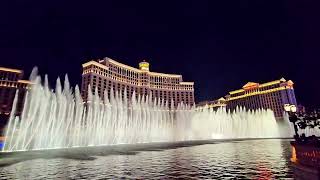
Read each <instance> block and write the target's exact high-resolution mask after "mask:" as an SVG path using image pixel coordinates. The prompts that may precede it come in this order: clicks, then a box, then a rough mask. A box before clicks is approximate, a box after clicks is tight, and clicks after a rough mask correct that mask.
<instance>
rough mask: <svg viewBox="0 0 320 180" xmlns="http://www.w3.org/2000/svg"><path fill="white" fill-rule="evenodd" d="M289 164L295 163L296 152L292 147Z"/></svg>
mask: <svg viewBox="0 0 320 180" xmlns="http://www.w3.org/2000/svg"><path fill="white" fill-rule="evenodd" d="M290 160H291V162H294V163H295V162H297V161H298V159H297V152H296V148H295V147H294V146H292V157H291V159H290Z"/></svg>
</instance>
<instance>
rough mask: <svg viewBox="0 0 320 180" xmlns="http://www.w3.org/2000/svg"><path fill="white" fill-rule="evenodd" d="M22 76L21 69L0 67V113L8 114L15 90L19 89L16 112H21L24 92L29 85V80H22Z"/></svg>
mask: <svg viewBox="0 0 320 180" xmlns="http://www.w3.org/2000/svg"><path fill="white" fill-rule="evenodd" d="M22 76H23V72H22V71H21V70H18V69H11V68H5V67H0V114H4V115H9V114H10V112H11V109H12V104H13V100H14V97H15V93H16V90H19V94H18V96H19V100H18V102H17V114H20V113H21V111H22V108H23V102H24V96H25V92H26V90H27V89H28V88H29V85H30V81H27V80H22Z"/></svg>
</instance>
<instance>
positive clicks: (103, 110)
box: [2, 69, 280, 152]
mask: <svg viewBox="0 0 320 180" xmlns="http://www.w3.org/2000/svg"><path fill="white" fill-rule="evenodd" d="M36 72H37V69H35V70H34V71H33V72H32V75H31V77H30V80H31V81H32V83H33V85H32V88H31V90H29V91H28V92H27V93H26V97H25V103H24V109H23V112H22V114H21V117H18V116H14V114H15V106H16V102H17V97H18V96H17V94H16V97H15V100H14V106H13V110H12V113H11V116H10V119H9V123H8V125H7V130H6V139H5V146H4V148H3V150H2V151H5V152H11V151H28V150H39V149H55V148H70V147H85V146H103V145H114V144H137V143H150V142H175V141H189V140H205V139H233V138H278V137H280V135H279V130H278V126H277V124H276V120H275V118H274V115H273V112H272V111H271V110H262V109H261V110H257V111H247V110H245V109H244V108H237V110H236V111H235V112H230V111H227V110H226V109H224V108H221V109H219V110H217V111H214V110H213V109H211V108H205V110H197V109H196V108H195V107H194V106H192V107H191V106H189V105H186V104H184V103H180V104H179V105H178V107H177V108H174V107H169V105H168V102H165V101H164V100H163V99H156V98H153V97H151V96H140V95H138V96H137V98H136V95H135V92H134V93H133V94H132V97H131V99H130V101H128V99H127V98H122V97H121V95H120V93H119V92H113V90H112V89H111V92H110V95H108V93H107V92H106V91H105V92H104V93H103V96H102V98H100V97H99V95H98V90H97V89H95V91H94V93H93V92H92V91H91V88H90V87H89V88H88V89H89V92H88V101H87V103H83V100H82V98H81V94H80V90H79V87H78V86H76V87H75V89H74V91H73V90H72V89H71V87H70V84H69V80H68V77H67V76H66V77H65V80H64V86H63V87H62V85H61V81H60V79H59V78H58V79H57V83H56V89H55V91H53V90H52V89H50V88H49V85H48V78H47V76H45V80H44V84H43V85H42V83H41V78H40V76H37V75H36ZM126 93H127V92H126V89H125V90H124V94H126ZM172 102H173V100H172ZM171 104H173V103H171Z"/></svg>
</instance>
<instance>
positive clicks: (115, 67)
mask: <svg viewBox="0 0 320 180" xmlns="http://www.w3.org/2000/svg"><path fill="white" fill-rule="evenodd" d="M82 67H83V74H82V86H81V92H82V96H83V98H84V100H85V101H86V100H87V98H88V87H89V85H90V87H91V89H92V92H94V91H95V89H96V88H97V90H98V93H99V95H100V97H103V93H104V91H105V90H106V91H107V92H108V96H109V97H110V91H111V89H113V91H114V92H116V91H118V92H120V93H121V95H122V97H123V98H128V99H131V96H132V94H133V92H136V96H137V97H138V94H140V95H144V96H146V95H148V96H149V97H152V98H156V99H158V98H160V99H163V100H164V101H165V102H166V103H168V104H169V107H172V106H174V107H176V106H177V105H178V103H180V102H183V103H185V104H189V105H193V104H194V83H193V82H184V81H183V80H182V76H181V75H176V74H164V73H157V72H151V71H149V63H148V62H146V61H143V62H140V63H139V69H137V68H134V67H130V66H128V65H125V64H122V63H119V62H117V61H115V60H112V59H110V58H104V59H103V60H99V61H89V62H87V63H84V64H83V65H82ZM125 91H126V93H125ZM172 101H173V102H174V104H172V105H171V102H172Z"/></svg>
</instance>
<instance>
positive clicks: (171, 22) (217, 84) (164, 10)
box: [0, 0, 320, 108]
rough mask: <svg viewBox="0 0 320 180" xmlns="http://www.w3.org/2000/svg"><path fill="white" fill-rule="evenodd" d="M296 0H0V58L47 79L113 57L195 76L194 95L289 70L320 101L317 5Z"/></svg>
mask: <svg viewBox="0 0 320 180" xmlns="http://www.w3.org/2000/svg"><path fill="white" fill-rule="evenodd" d="M318 5H319V4H318V3H317V2H314V3H310V2H309V3H305V2H300V1H272V2H271V1H258V2H255V1H234V2H233V3H227V2H212V1H201V2H199V1H184V2H183V3H182V2H170V3H169V2H166V3H164V2H162V3H155V2H150V1H146V2H142V1H139V2H131V1H128V2H126V3H120V2H119V1H108V2H103V1H102V2H96V3H90V4H87V3H86V1H81V0H79V1H74V2H70V1H68V2H65V1H59V0H57V1H50V2H49V1H46V2H45V1H38V0H36V1H32V2H29V1H19V2H13V1H9V2H3V3H2V6H1V7H0V25H1V28H0V38H1V39H0V53H1V61H0V66H4V67H10V68H18V69H22V70H24V71H25V76H24V77H25V78H27V77H28V75H29V73H30V72H31V69H32V68H33V67H34V66H38V67H39V71H40V74H48V75H49V78H50V82H51V83H50V84H51V86H53V85H54V83H55V80H56V78H57V77H58V76H60V77H62V78H63V76H64V74H65V73H68V75H69V79H70V81H71V83H72V85H75V84H80V83H81V72H82V69H81V64H82V63H84V62H86V61H88V60H90V59H101V58H104V57H110V58H112V59H115V60H117V61H119V62H121V63H124V64H127V65H129V66H133V67H138V63H139V62H140V61H142V60H143V59H145V60H147V61H148V62H149V63H150V70H151V71H156V72H163V73H173V74H181V75H182V76H183V79H184V80H185V81H194V82H195V100H196V102H200V101H203V100H214V99H218V98H220V97H222V96H225V95H227V93H228V92H229V91H232V90H236V89H240V88H241V87H242V86H243V85H244V84H246V83H247V82H249V81H251V82H258V83H263V82H268V81H272V80H276V79H280V78H282V77H284V78H285V79H287V80H289V79H291V80H292V81H293V82H294V83H295V86H294V88H295V92H296V97H297V101H298V104H302V105H305V106H306V107H312V108H315V107H320V97H319V95H318V92H319V88H320V85H319V83H318V82H319V80H317V75H316V73H317V71H318V69H319V68H318V66H319V65H318V64H319V63H318V59H319V58H320V54H319V52H320V51H319V50H320V47H319V43H318V42H319V41H318V40H319V39H320V36H319V32H320V31H319V30H320V25H319V23H317V22H318V19H319V17H320V16H319V12H318V7H319V6H318Z"/></svg>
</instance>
